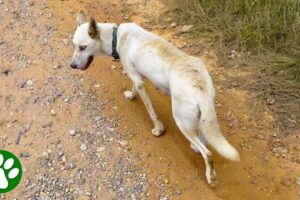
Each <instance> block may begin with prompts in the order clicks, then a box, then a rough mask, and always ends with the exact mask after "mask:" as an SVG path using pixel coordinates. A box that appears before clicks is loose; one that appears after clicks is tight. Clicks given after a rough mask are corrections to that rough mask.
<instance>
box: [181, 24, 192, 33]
mask: <svg viewBox="0 0 300 200" xmlns="http://www.w3.org/2000/svg"><path fill="white" fill-rule="evenodd" d="M193 27H194V26H193V25H184V26H183V27H182V28H181V32H182V33H187V32H189V31H190V30H191V29H192V28H193Z"/></svg>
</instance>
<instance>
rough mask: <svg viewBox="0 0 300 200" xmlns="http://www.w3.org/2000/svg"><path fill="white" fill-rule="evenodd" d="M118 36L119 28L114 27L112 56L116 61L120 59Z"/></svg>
mask: <svg viewBox="0 0 300 200" xmlns="http://www.w3.org/2000/svg"><path fill="white" fill-rule="evenodd" d="M117 34H118V28H117V27H114V28H113V39H112V52H111V56H112V57H113V58H114V59H116V60H117V59H120V56H119V54H118V52H117V42H118V40H117Z"/></svg>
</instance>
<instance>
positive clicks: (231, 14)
mask: <svg viewBox="0 0 300 200" xmlns="http://www.w3.org/2000/svg"><path fill="white" fill-rule="evenodd" d="M179 4H180V6H178V7H177V8H176V11H177V12H176V15H177V17H179V19H181V20H182V21H184V22H185V23H187V22H188V23H191V24H194V25H195V29H194V31H195V32H196V33H207V32H209V33H211V35H212V36H214V37H215V38H216V39H217V41H220V42H221V43H222V44H224V45H225V46H228V47H230V48H236V49H237V50H238V51H239V52H248V53H249V52H251V54H253V55H263V56H265V57H267V58H272V60H273V61H272V62H268V63H269V64H271V66H273V65H274V66H276V68H277V69H278V67H279V68H283V67H287V68H289V69H290V72H291V74H290V75H292V77H293V78H294V79H295V80H298V81H300V1H298V0H226V1H219V0H186V1H179ZM274 58H276V59H274ZM281 58H282V59H281Z"/></svg>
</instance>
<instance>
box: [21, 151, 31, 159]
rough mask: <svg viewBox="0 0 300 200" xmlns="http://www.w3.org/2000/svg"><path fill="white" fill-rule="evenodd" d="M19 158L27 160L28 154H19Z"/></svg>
mask: <svg viewBox="0 0 300 200" xmlns="http://www.w3.org/2000/svg"><path fill="white" fill-rule="evenodd" d="M20 157H21V158H28V157H29V154H28V153H27V152H22V153H21V154H20Z"/></svg>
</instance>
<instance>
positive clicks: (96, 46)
mask: <svg viewBox="0 0 300 200" xmlns="http://www.w3.org/2000/svg"><path fill="white" fill-rule="evenodd" d="M99 34H100V32H99V29H98V26H97V23H96V21H95V19H94V18H93V17H91V19H90V21H89V22H86V17H85V14H84V13H83V12H82V11H80V12H79V14H78V16H77V29H76V31H75V34H74V37H73V46H74V55H73V58H72V62H71V65H70V66H71V67H72V68H73V69H81V70H86V69H87V68H88V67H89V66H90V64H91V63H92V62H93V59H94V56H95V55H96V54H98V53H99V52H100V49H101V42H100V36H99Z"/></svg>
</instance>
